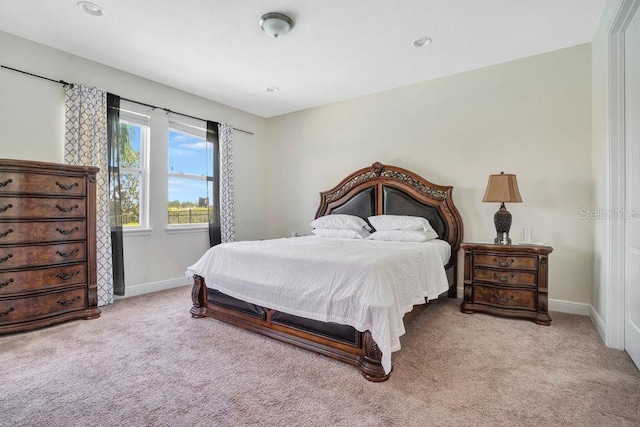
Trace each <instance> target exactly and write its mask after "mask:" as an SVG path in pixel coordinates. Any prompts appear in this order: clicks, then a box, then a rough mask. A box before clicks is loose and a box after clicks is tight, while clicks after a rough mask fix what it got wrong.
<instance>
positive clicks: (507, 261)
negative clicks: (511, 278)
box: [493, 258, 516, 267]
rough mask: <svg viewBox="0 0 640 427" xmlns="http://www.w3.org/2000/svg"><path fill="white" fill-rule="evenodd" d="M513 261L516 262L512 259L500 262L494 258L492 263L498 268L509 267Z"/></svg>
mask: <svg viewBox="0 0 640 427" xmlns="http://www.w3.org/2000/svg"><path fill="white" fill-rule="evenodd" d="M515 261H516V260H515V259H513V258H511V259H508V260H506V261H501V260H500V259H498V258H494V259H493V262H495V263H497V264H498V265H499V266H500V267H507V266H509V265H511V264H513V263H514V262H515Z"/></svg>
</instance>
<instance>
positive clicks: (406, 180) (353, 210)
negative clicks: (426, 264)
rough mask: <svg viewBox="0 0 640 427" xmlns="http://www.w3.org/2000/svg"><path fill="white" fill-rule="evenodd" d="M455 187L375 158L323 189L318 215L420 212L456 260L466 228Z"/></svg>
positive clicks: (365, 216)
mask: <svg viewBox="0 0 640 427" xmlns="http://www.w3.org/2000/svg"><path fill="white" fill-rule="evenodd" d="M452 191H453V187H451V186H443V185H436V184H433V183H431V182H429V181H427V180H426V179H424V178H422V177H421V176H419V175H416V174H414V173H413V172H410V171H408V170H406V169H402V168H399V167H395V166H386V165H383V164H382V163H377V162H376V163H374V164H373V165H371V166H369V167H367V168H363V169H360V170H358V171H356V172H354V173H352V174H351V175H349V176H348V177H346V178H345V179H343V180H342V181H341V182H340V183H339V184H338V185H336V186H335V187H333V188H332V189H331V190H328V191H323V192H321V193H320V206H319V207H318V211H317V212H316V218H318V217H320V216H324V215H330V214H349V215H356V216H359V217H361V218H363V219H365V220H366V219H367V218H368V217H369V216H373V215H384V214H386V215H411V216H421V217H424V218H426V219H427V220H429V223H430V224H431V226H432V227H433V229H434V230H435V231H436V233H438V236H439V237H440V238H441V239H443V240H446V241H447V242H449V244H450V245H451V249H452V261H453V262H454V263H455V259H454V256H455V254H456V252H457V251H458V250H459V249H460V243H461V242H462V236H463V231H464V230H463V225H462V218H461V217H460V214H459V213H458V210H457V209H456V207H455V205H454V204H453V200H452V199H451V192H452Z"/></svg>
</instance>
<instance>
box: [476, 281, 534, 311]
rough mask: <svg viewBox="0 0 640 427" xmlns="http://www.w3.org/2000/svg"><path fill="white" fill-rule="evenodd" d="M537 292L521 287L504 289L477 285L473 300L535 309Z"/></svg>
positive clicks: (481, 302)
mask: <svg viewBox="0 0 640 427" xmlns="http://www.w3.org/2000/svg"><path fill="white" fill-rule="evenodd" d="M535 301H536V292H535V291H527V290H521V289H502V288H494V287H492V286H483V285H476V286H474V288H473V302H474V303H478V304H491V305H495V306H499V307H509V308H521V309H526V310H535V309H536V307H535Z"/></svg>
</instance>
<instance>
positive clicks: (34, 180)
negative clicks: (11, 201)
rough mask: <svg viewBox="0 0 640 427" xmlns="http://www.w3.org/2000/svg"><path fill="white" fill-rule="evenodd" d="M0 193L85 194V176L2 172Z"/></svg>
mask: <svg viewBox="0 0 640 427" xmlns="http://www.w3.org/2000/svg"><path fill="white" fill-rule="evenodd" d="M0 193H2V194H8V193H11V194H15V193H30V194H52V195H56V194H64V195H69V196H84V194H85V188H84V177H66V176H57V175H45V174H35V173H24V172H0Z"/></svg>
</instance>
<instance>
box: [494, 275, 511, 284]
mask: <svg viewBox="0 0 640 427" xmlns="http://www.w3.org/2000/svg"><path fill="white" fill-rule="evenodd" d="M493 277H495V278H496V279H498V280H499V281H501V282H502V283H505V282H508V281H509V280H511V279H513V278H514V277H515V276H514V275H513V274H507V275H505V276H500V275H499V274H498V273H493Z"/></svg>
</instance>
